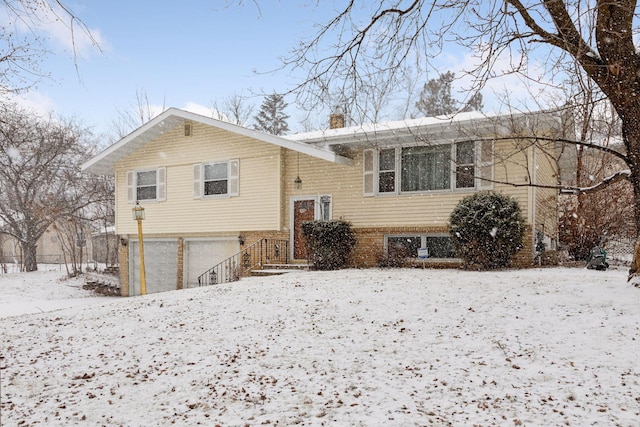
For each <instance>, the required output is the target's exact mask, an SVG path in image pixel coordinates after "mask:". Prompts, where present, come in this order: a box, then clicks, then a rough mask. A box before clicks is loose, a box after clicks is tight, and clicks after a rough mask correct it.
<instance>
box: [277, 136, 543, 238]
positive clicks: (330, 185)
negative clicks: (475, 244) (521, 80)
mask: <svg viewBox="0 0 640 427" xmlns="http://www.w3.org/2000/svg"><path fill="white" fill-rule="evenodd" d="M494 150H502V151H503V152H508V153H509V155H508V156H505V157H503V158H502V163H500V164H496V165H494V179H495V180H497V181H507V180H512V181H510V182H518V183H527V182H528V179H529V175H528V167H529V163H528V159H529V158H530V156H526V155H523V154H522V153H517V152H515V148H514V146H513V143H512V142H510V141H506V142H499V143H498V142H496V143H495V147H494ZM351 155H352V157H353V165H351V166H342V165H336V164H331V163H328V162H324V161H322V160H318V159H314V158H312V157H309V156H305V155H302V154H300V156H299V165H300V178H301V179H302V188H301V189H299V190H297V189H295V187H294V180H295V178H296V175H297V170H298V169H297V164H298V156H297V153H293V152H290V151H287V152H286V153H285V162H286V163H287V165H289V167H287V172H286V173H285V175H284V179H285V199H286V204H287V209H288V206H289V203H290V198H291V197H293V196H317V195H322V194H328V195H331V196H332V214H333V219H344V220H346V221H350V222H351V223H352V225H353V226H354V227H357V228H362V227H411V226H417V225H420V226H422V225H424V226H425V227H426V226H429V227H435V226H446V225H447V224H448V221H449V215H450V213H451V211H452V210H453V209H454V208H455V206H456V204H457V203H458V202H459V201H460V200H461V199H462V198H463V197H465V196H468V195H470V194H473V193H474V191H475V190H468V189H466V190H447V191H436V192H425V193H423V194H420V193H416V194H403V195H378V196H374V197H367V196H363V164H362V162H363V150H362V149H359V150H357V151H354V152H352V154H351ZM494 190H495V191H499V192H501V193H504V194H508V195H510V196H513V197H516V198H517V199H518V201H519V203H520V206H521V208H522V210H523V212H527V211H528V209H529V207H530V206H531V203H529V191H528V187H526V186H523V187H513V186H510V185H505V184H499V183H496V184H494ZM287 212H288V211H287ZM285 218H286V220H285V227H289V226H290V224H289V221H290V218H289V215H288V214H287V215H285ZM530 220H531V219H529V221H530Z"/></svg>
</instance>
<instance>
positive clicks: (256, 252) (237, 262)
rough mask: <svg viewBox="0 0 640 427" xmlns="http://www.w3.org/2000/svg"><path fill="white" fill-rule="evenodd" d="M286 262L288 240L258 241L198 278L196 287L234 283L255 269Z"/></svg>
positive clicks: (287, 259) (287, 257)
mask: <svg viewBox="0 0 640 427" xmlns="http://www.w3.org/2000/svg"><path fill="white" fill-rule="evenodd" d="M288 262H289V241H288V240H278V239H260V240H258V241H257V242H255V243H253V244H252V245H249V246H247V247H246V248H244V249H243V250H241V251H240V252H238V253H237V254H235V255H232V256H230V257H229V258H227V259H225V260H224V261H221V262H220V263H218V264H216V265H215V266H213V267H211V268H210V269H209V270H207V271H205V272H204V273H202V274H201V275H200V276H198V286H208V285H217V284H221V283H229V282H235V281H238V280H240V278H241V277H243V276H246V275H247V273H248V272H249V271H251V270H253V269H255V268H256V267H259V268H262V266H264V265H265V264H275V263H281V264H288Z"/></svg>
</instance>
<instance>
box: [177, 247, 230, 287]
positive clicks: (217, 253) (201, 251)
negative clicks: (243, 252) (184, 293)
mask: <svg viewBox="0 0 640 427" xmlns="http://www.w3.org/2000/svg"><path fill="white" fill-rule="evenodd" d="M238 252H240V244H239V243H238V239H237V238H218V239H185V242H184V262H185V269H184V272H185V278H184V287H185V288H192V287H196V286H198V276H200V275H201V274H203V273H204V272H206V271H207V270H209V269H210V268H211V267H214V266H215V265H217V264H218V263H220V262H222V261H224V260H225V259H227V258H229V257H232V256H233V255H235V254H237V253H238Z"/></svg>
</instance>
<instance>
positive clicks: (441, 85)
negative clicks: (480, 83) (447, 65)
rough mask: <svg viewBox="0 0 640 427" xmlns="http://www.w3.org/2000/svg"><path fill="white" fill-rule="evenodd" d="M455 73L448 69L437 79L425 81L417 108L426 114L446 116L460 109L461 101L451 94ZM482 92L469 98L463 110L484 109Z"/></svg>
mask: <svg viewBox="0 0 640 427" xmlns="http://www.w3.org/2000/svg"><path fill="white" fill-rule="evenodd" d="M454 79H455V74H454V73H452V72H451V71H447V72H446V73H444V74H441V75H440V77H438V78H437V79H431V80H429V81H428V82H427V83H425V85H424V87H423V88H422V92H420V99H419V100H418V102H416V108H417V109H418V111H420V112H421V113H422V114H424V115H425V116H429V117H431V116H445V115H451V114H454V113H456V112H457V111H458V109H460V107H459V105H460V102H458V101H456V100H455V99H453V97H452V96H451V84H452V83H453V80H454ZM482 107H483V105H482V94H481V93H480V92H478V93H476V94H475V95H473V96H472V97H471V99H469V101H468V102H467V104H466V105H465V106H464V107H463V108H462V109H461V110H462V111H482Z"/></svg>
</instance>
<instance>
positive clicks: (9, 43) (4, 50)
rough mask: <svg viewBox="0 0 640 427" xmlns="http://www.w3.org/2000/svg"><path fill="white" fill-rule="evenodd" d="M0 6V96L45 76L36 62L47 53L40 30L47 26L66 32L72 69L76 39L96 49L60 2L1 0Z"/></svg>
mask: <svg viewBox="0 0 640 427" xmlns="http://www.w3.org/2000/svg"><path fill="white" fill-rule="evenodd" d="M0 4H1V6H4V10H3V15H4V17H5V19H6V21H5V22H4V23H3V24H2V25H1V26H0V40H2V45H1V47H0V93H5V94H6V93H11V92H20V91H22V90H25V89H27V88H29V87H31V86H32V85H33V84H35V83H36V82H38V81H39V80H40V79H41V78H42V77H44V76H47V75H48V73H46V72H43V71H42V70H41V69H40V61H41V60H42V58H43V57H44V56H46V55H47V54H48V53H49V52H48V49H47V47H46V43H45V42H46V39H47V37H46V34H43V31H42V29H43V28H46V27H47V26H50V25H64V26H65V27H66V28H67V30H68V31H69V36H70V37H71V45H72V51H73V56H74V63H75V65H76V70H77V68H78V62H77V48H78V40H79V38H82V39H84V40H88V41H89V43H90V44H91V45H92V46H93V47H94V48H96V49H98V50H100V45H99V43H98V41H97V40H96V39H95V38H94V36H93V35H92V34H91V31H89V28H88V27H87V26H86V25H85V23H84V22H83V21H82V20H81V19H80V18H79V17H78V16H77V15H76V14H75V13H74V12H73V10H72V9H71V8H70V7H69V6H68V5H66V4H65V3H63V2H62V1H61V0H4V1H2V3H0ZM1 6H0V7H1Z"/></svg>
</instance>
